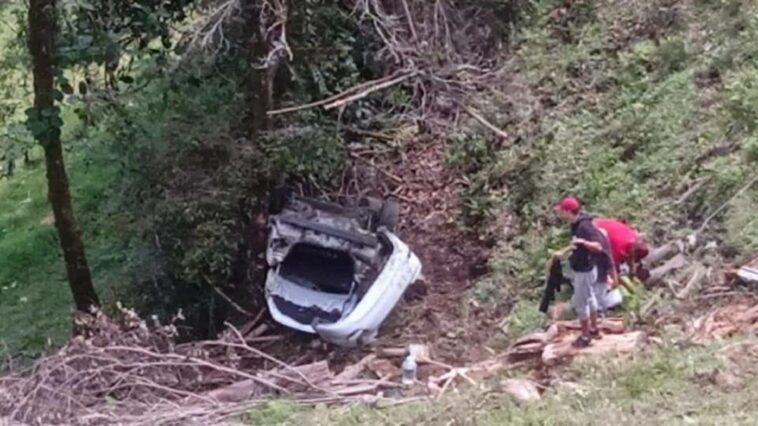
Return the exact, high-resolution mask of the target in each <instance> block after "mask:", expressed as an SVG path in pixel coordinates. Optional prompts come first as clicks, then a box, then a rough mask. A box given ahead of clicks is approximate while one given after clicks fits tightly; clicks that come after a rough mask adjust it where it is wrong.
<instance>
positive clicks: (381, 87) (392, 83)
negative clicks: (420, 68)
mask: <svg viewBox="0 0 758 426" xmlns="http://www.w3.org/2000/svg"><path fill="white" fill-rule="evenodd" d="M416 74H417V73H416V72H411V73H408V74H405V75H401V76H400V77H397V78H394V79H392V80H389V81H386V82H384V83H380V84H377V85H375V86H371V87H369V88H367V89H365V90H363V91H361V92H360V93H356V94H355V95H351V96H348V97H346V98H344V99H340V100H337V101H334V102H332V103H329V104H328V105H325V106H324V109H325V110H327V111H329V110H331V109H334V108H339V107H342V106H345V105H347V104H349V103H352V102H355V101H357V100H359V99H363V98H365V97H366V96H368V95H370V94H372V93H374V92H378V91H379V90H384V89H388V88H390V87H392V86H397V85H398V84H400V83H402V82H404V81H406V80H408V79H409V78H411V77H414V76H415V75H416Z"/></svg>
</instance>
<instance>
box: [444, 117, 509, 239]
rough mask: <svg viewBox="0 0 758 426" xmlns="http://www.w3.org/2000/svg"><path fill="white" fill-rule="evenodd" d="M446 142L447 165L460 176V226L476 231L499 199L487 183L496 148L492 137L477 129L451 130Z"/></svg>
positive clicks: (487, 217)
mask: <svg viewBox="0 0 758 426" xmlns="http://www.w3.org/2000/svg"><path fill="white" fill-rule="evenodd" d="M447 144H448V149H447V157H448V158H447V162H448V166H449V167H451V168H452V169H453V170H455V171H456V172H457V173H459V174H460V175H461V176H463V179H462V183H463V189H462V191H461V198H462V200H463V201H462V205H461V216H462V221H463V226H464V228H465V229H469V230H475V229H477V228H479V227H481V226H482V225H484V224H486V223H487V221H488V220H489V219H491V216H490V215H491V212H492V207H493V206H494V205H495V203H496V202H497V200H498V198H499V197H498V195H497V193H496V192H495V189H496V188H495V187H493V186H492V185H491V183H490V181H491V178H492V176H491V173H490V170H489V167H491V166H492V164H493V161H494V160H495V157H494V156H495V148H494V146H493V142H492V140H491V136H490V135H489V134H487V133H485V130H481V129H480V128H475V129H465V130H463V131H460V132H457V133H453V134H452V135H450V136H449V137H448V143H447Z"/></svg>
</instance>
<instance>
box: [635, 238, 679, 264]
mask: <svg viewBox="0 0 758 426" xmlns="http://www.w3.org/2000/svg"><path fill="white" fill-rule="evenodd" d="M677 253H679V245H678V244H677V243H675V242H671V243H667V244H664V245H662V246H660V247H656V248H654V249H653V250H651V251H650V253H649V254H648V255H647V256H646V257H645V259H643V260H642V263H643V264H644V265H645V266H647V267H648V268H650V267H652V266H654V265H657V264H658V263H660V262H661V261H664V260H667V259H669V258H671V256H673V255H675V254H677Z"/></svg>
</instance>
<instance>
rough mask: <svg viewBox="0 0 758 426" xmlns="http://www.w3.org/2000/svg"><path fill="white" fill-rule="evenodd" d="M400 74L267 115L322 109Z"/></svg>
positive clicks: (270, 112) (269, 112)
mask: <svg viewBox="0 0 758 426" xmlns="http://www.w3.org/2000/svg"><path fill="white" fill-rule="evenodd" d="M399 74H404V73H396V74H393V75H389V76H386V77H382V78H379V79H376V80H371V81H367V82H365V83H361V84H358V85H355V86H353V87H351V88H349V89H347V90H344V91H342V92H340V93H338V94H336V95H334V96H330V97H328V98H326V99H322V100H320V101H316V102H311V103H307V104H303V105H297V106H291V107H287V108H281V109H275V110H271V111H268V112H266V114H268V115H269V116H273V115H279V114H287V113H291V112H297V111H303V110H306V109H311V108H316V107H320V106H324V105H329V104H332V103H334V102H337V101H339V100H341V99H343V98H345V97H347V96H350V95H351V94H353V93H355V92H358V91H360V90H363V89H365V88H367V87H368V88H371V87H376V86H377V85H381V84H384V83H386V82H388V81H392V80H394V79H396V78H399V77H397V76H398V75H399ZM405 75H408V74H407V73H405Z"/></svg>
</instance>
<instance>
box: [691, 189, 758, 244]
mask: <svg viewBox="0 0 758 426" xmlns="http://www.w3.org/2000/svg"><path fill="white" fill-rule="evenodd" d="M756 182H758V175H755V176H754V177H753V178H752V179H750V181H748V183H747V184H745V186H743V187H742V188H740V189H739V190H738V191H737V192H735V193H734V195H732V196H731V197H730V198H729V199H728V200H726V202H725V203H724V204H722V205H721V206H720V207H719V208H717V209H716V210H715V211H714V212H713V213H711V214H710V215H709V216H708V217H707V218H705V220H704V221H703V224H702V225H700V228H698V229H697V231H696V234H699V233H701V232H703V230H704V229H705V227H706V226H708V223H709V222H710V221H711V220H713V218H714V217H716V216H718V214H719V213H721V211H722V210H724V209H725V208H726V207H727V206H728V205H729V204H730V203H731V202H732V201H734V199H735V198H737V197H739V196H740V194H742V193H743V192H745V191H747V190H748V189H750V187H751V186H753V184H754V183H756Z"/></svg>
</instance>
